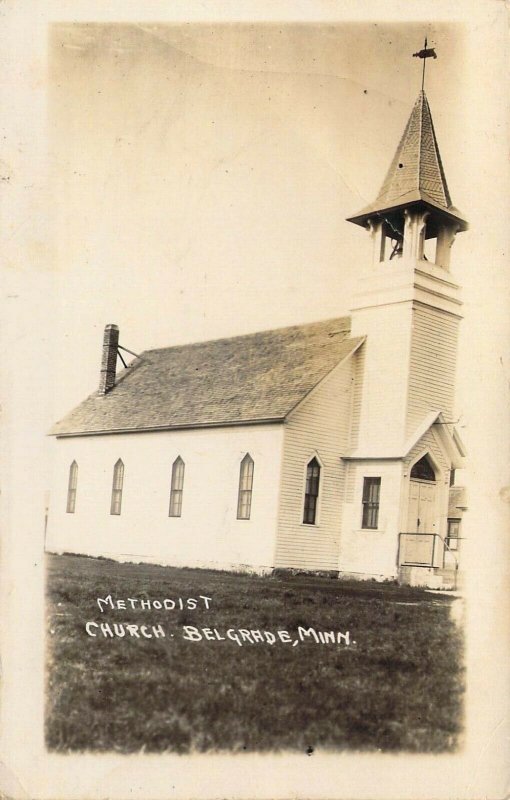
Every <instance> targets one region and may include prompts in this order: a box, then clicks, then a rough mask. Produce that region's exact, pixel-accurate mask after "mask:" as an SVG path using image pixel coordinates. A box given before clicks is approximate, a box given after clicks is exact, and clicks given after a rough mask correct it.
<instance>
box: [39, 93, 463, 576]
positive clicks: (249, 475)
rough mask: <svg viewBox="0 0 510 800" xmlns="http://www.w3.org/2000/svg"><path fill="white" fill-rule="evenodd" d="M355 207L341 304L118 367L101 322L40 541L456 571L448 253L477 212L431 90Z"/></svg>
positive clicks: (115, 345) (172, 561) (164, 553)
mask: <svg viewBox="0 0 510 800" xmlns="http://www.w3.org/2000/svg"><path fill="white" fill-rule="evenodd" d="M348 221H349V222H351V223H354V224H356V225H359V226H360V228H362V229H363V230H364V231H365V233H364V235H365V236H366V238H367V261H366V264H365V265H364V266H363V267H362V268H361V269H360V274H359V277H358V287H357V292H356V294H355V296H354V298H353V303H352V309H351V314H350V316H349V317H340V318H336V319H328V320H325V321H320V322H316V323H312V324H304V325H295V326H292V327H287V328H281V329H277V330H269V331H263V332H261V333H255V334H249V335H244V336H236V337H233V338H227V339H218V340H215V341H208V342H198V343H195V344H189V345H184V346H177V347H168V348H163V349H157V350H148V351H145V352H143V353H142V354H141V355H139V356H136V357H135V358H134V360H133V361H132V362H131V363H129V364H128V365H127V366H126V365H125V362H124V358H123V356H122V353H123V352H126V350H125V348H123V347H122V346H121V345H120V344H119V330H118V328H117V326H115V325H107V327H106V329H105V333H104V343H103V352H102V362H101V373H100V387H99V391H98V392H95V393H94V394H92V395H90V396H89V397H88V398H87V399H86V400H84V402H83V403H81V405H79V406H78V407H77V408H76V409H74V410H73V411H72V412H71V413H70V414H69V415H68V416H66V417H65V418H64V419H63V420H61V421H60V422H58V423H57V424H56V425H55V426H54V427H53V429H52V434H54V435H55V437H56V438H57V442H56V447H55V449H56V451H57V459H56V471H55V485H54V487H53V490H52V502H51V509H50V517H49V525H48V537H47V549H49V550H51V551H53V552H64V551H65V552H72V553H82V554H88V555H91V556H105V557H110V558H113V559H118V560H124V561H133V562H153V563H158V564H168V565H175V566H189V567H193V566H195V567H208V568H217V569H232V570H252V571H257V572H261V573H262V572H272V571H274V570H289V571H310V572H316V573H325V574H330V575H334V576H337V575H338V576H339V577H343V576H350V577H359V578H367V579H368V578H375V579H377V580H384V579H397V580H399V581H400V582H402V583H410V584H414V585H423V586H429V587H432V588H453V587H455V586H456V585H457V584H456V580H457V575H458V569H459V557H460V549H459V535H460V534H459V531H460V518H461V516H462V511H463V507H464V500H463V497H462V492H461V491H460V490H459V487H453V483H454V475H455V470H456V469H457V468H460V467H462V466H463V460H464V456H465V453H464V450H463V446H462V443H461V441H460V438H459V436H458V434H457V432H456V431H455V428H454V425H453V422H452V420H453V419H454V416H453V405H454V388H455V372H456V354H457V338H458V328H459V322H460V320H461V300H460V297H459V286H458V285H457V283H456V282H455V280H454V278H453V277H452V274H451V272H450V253H451V249H452V244H453V242H454V239H455V236H456V234H457V233H459V232H461V231H465V230H466V228H467V223H466V221H465V219H464V217H463V215H462V214H461V213H460V212H459V211H458V209H456V208H455V207H454V206H453V205H452V201H451V197H450V193H449V191H448V186H447V182H446V177H445V173H444V169H443V165H442V162H441V157H440V154H439V148H438V144H437V140H436V136H435V132H434V126H433V122H432V117H431V113H430V108H429V104H428V101H427V98H426V95H425V93H424V91H423V90H422V91H421V92H420V94H419V96H418V99H417V100H416V103H415V105H414V108H413V109H412V112H411V115H410V118H409V121H408V123H407V126H406V128H405V130H404V133H403V136H402V139H401V141H400V143H399V145H398V147H397V151H396V153H395V156H394V158H393V161H392V162H391V165H390V168H389V170H388V173H387V175H386V178H385V180H384V183H383V185H382V188H381V190H380V192H379V194H378V196H377V198H376V200H375V201H374V202H373V203H372V204H370V205H369V206H367V207H366V208H364V209H363V210H362V211H360V212H359V213H357V214H355V215H354V216H352V217H350V219H349V220H348ZM367 234H368V235H367ZM360 235H362V234H361V232H360ZM369 239H370V246H368V245H369V241H368V240H369ZM118 358H120V359H121V360H122V361H123V362H124V368H123V369H122V370H119V372H117V362H118ZM452 508H453V509H454V510H453V512H452ZM452 513H455V516H452Z"/></svg>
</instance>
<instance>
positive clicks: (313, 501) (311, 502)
mask: <svg viewBox="0 0 510 800" xmlns="http://www.w3.org/2000/svg"><path fill="white" fill-rule="evenodd" d="M320 477H321V466H320V464H319V462H318V461H317V459H316V458H312V460H311V461H310V462H309V463H308V465H307V467H306V486H305V507H304V510H303V522H304V524H305V525H315V520H316V519H317V500H318V498H319V482H320Z"/></svg>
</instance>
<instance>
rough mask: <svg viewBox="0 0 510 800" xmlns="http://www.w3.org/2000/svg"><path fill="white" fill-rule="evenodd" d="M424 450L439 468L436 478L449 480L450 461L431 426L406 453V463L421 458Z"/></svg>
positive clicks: (409, 463)
mask: <svg viewBox="0 0 510 800" xmlns="http://www.w3.org/2000/svg"><path fill="white" fill-rule="evenodd" d="M424 451H427V452H429V453H430V454H431V455H432V458H433V460H434V461H435V463H436V464H437V465H438V466H439V469H440V470H441V473H442V474H441V476H438V475H436V479H439V477H441V478H442V480H444V481H446V482H449V478H450V461H449V459H448V456H447V455H446V453H445V451H444V447H443V445H442V444H441V442H440V439H439V436H438V434H437V433H436V432H435V431H434V428H433V427H432V428H431V429H429V430H428V431H427V433H425V434H424V435H423V436H422V437H421V439H420V440H419V441H418V442H417V443H416V444H415V446H414V447H413V449H412V450H411V451H410V452H409V453H408V454H407V456H406V458H405V463H406V465H411V464H413V463H414V462H415V461H416V460H417V459H419V458H421V456H422V455H423V454H424Z"/></svg>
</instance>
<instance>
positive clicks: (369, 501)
mask: <svg viewBox="0 0 510 800" xmlns="http://www.w3.org/2000/svg"><path fill="white" fill-rule="evenodd" d="M380 492H381V479H380V478H363V501H362V502H363V516H362V520H361V527H362V528H369V529H371V530H375V529H377V526H378V523H379V496H380Z"/></svg>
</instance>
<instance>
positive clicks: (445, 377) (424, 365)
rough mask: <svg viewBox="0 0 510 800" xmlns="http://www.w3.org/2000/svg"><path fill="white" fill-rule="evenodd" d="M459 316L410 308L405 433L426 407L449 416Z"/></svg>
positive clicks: (425, 412)
mask: <svg viewBox="0 0 510 800" xmlns="http://www.w3.org/2000/svg"><path fill="white" fill-rule="evenodd" d="M458 326H459V320H458V319H457V318H456V317H454V316H452V315H451V314H447V313H445V312H444V311H438V310H436V309H432V308H426V307H417V308H415V310H414V317H413V333H412V339H411V360H410V370H409V394H408V408H407V431H406V433H407V435H410V434H411V433H412V432H413V431H414V430H416V428H417V427H418V425H419V424H420V423H421V422H422V421H423V418H424V417H425V416H426V415H427V413H428V412H429V411H436V410H438V411H443V412H444V414H445V415H446V416H447V418H448V419H451V414H452V410H453V401H454V384H455V368H456V358H457V336H458Z"/></svg>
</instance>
